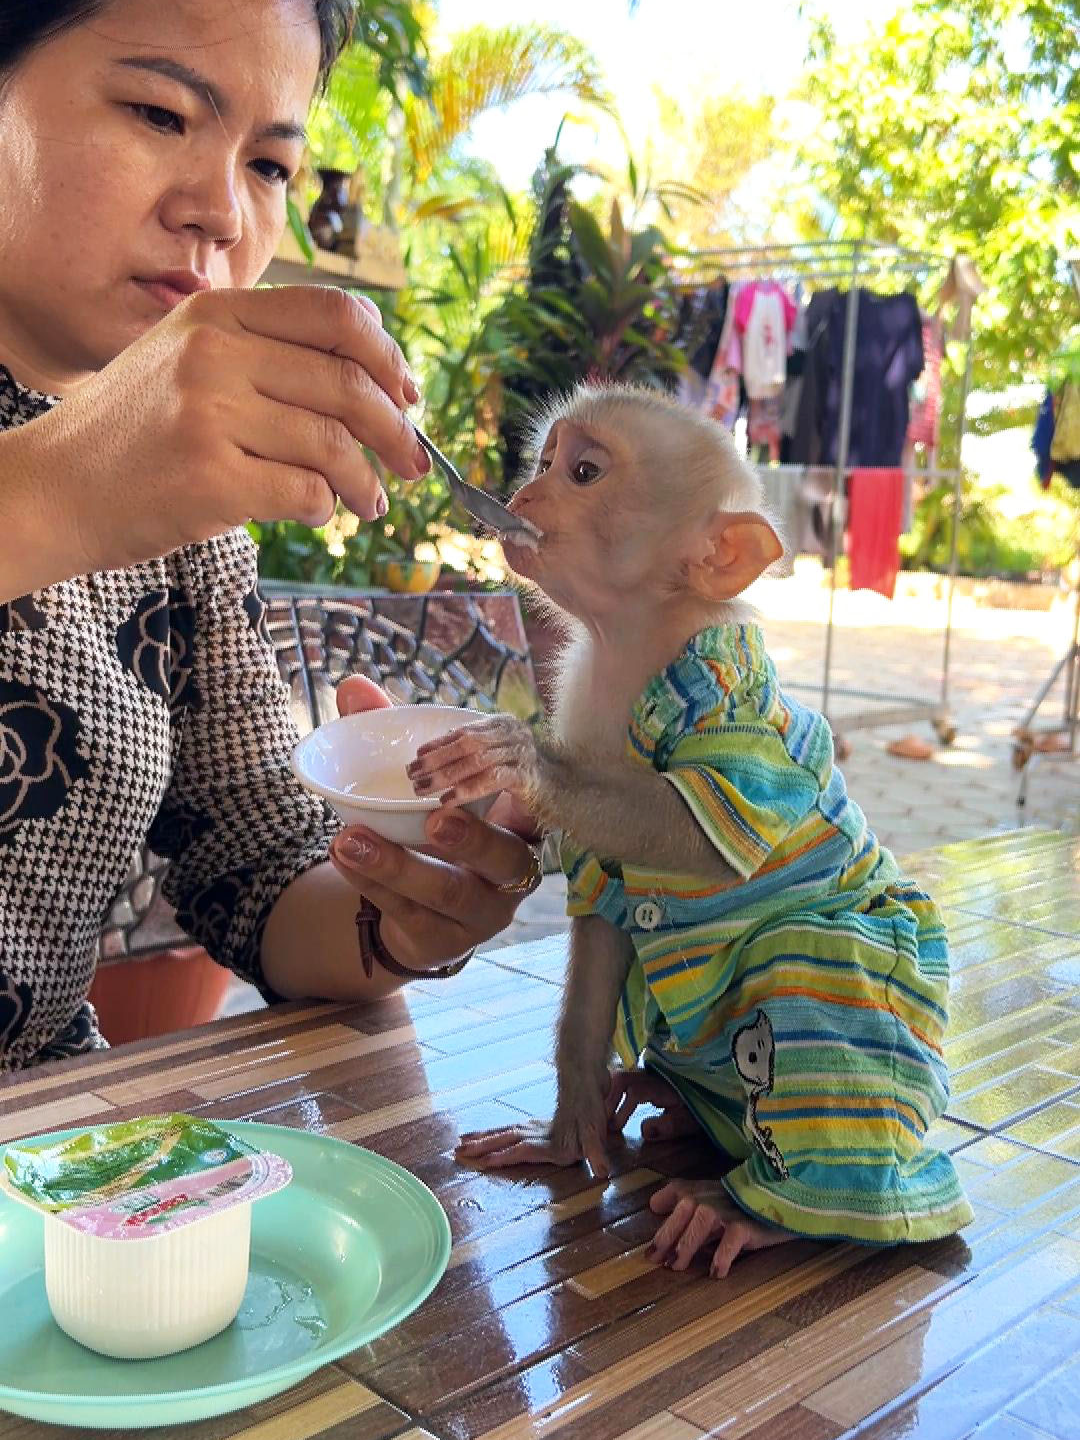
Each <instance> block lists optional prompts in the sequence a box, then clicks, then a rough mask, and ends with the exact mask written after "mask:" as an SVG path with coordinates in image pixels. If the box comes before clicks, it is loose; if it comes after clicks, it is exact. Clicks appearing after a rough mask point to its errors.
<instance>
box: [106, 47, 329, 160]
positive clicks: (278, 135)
mask: <svg viewBox="0 0 1080 1440" xmlns="http://www.w3.org/2000/svg"><path fill="white" fill-rule="evenodd" d="M113 63H114V64H116V65H123V66H124V67H125V68H126V69H128V70H149V71H151V72H152V73H153V74H155V75H164V76H165V78H166V79H167V80H175V81H176V83H177V84H178V85H183V87H184V88H185V90H190V91H191V93H192V94H193V95H194V96H195V97H196V99H198V100H201V101H202V103H203V104H204V105H205V106H207V108H208V109H210V110H212V111H213V112H214V114H215V115H216V116H217V117H218V119H219V120H223V119H224V118H225V116H226V115H228V113H229V108H230V107H229V101H228V99H227V98H226V96H225V94H224V92H223V91H222V90H221V89H220V88H219V86H217V85H215V84H214V82H213V81H212V80H208V79H207V78H206V76H205V75H200V74H199V72H198V71H197V70H192V69H191V67H190V66H188V65H182V64H181V63H180V61H179V60H169V59H168V58H166V57H165V56H153V55H129V56H125V57H124V58H123V59H121V60H116V61H114V62H113ZM256 138H257V139H259V140H300V141H301V142H303V143H304V144H305V145H306V144H307V138H308V136H307V131H306V130H305V129H304V127H303V125H302V124H300V122H299V121H296V120H275V121H274V122H273V123H272V124H270V125H266V126H264V127H263V129H262V130H260V131H259V134H258V136H257V137H256Z"/></svg>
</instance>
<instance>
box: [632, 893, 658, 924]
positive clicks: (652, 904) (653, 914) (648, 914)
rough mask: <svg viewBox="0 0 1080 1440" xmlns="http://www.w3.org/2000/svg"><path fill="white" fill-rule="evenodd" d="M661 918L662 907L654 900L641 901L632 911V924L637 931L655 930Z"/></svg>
mask: <svg viewBox="0 0 1080 1440" xmlns="http://www.w3.org/2000/svg"><path fill="white" fill-rule="evenodd" d="M663 918H664V911H663V907H662V906H660V905H657V903H656V901H655V900H642V902H641V904H640V905H638V906H636V907H635V909H634V924H635V925H636V926H637V927H638V929H639V930H655V929H656V927H657V926H658V925H659V924H660V921H661V920H662V919H663Z"/></svg>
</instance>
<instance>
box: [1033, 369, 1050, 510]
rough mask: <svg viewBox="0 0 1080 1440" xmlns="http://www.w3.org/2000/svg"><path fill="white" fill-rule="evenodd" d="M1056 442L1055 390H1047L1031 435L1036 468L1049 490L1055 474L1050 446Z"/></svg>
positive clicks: (1044, 486)
mask: <svg viewBox="0 0 1080 1440" xmlns="http://www.w3.org/2000/svg"><path fill="white" fill-rule="evenodd" d="M1053 442H1054V392H1053V391H1052V390H1047V392H1046V394H1045V395H1044V396H1043V398H1042V404H1041V405H1040V406H1039V413H1038V415H1036V417H1035V429H1034V431H1033V433H1032V436H1031V448H1032V450H1034V452H1035V470H1036V473H1037V475H1038V477H1039V484H1040V485H1041V486H1042V488H1043V489H1044V490H1049V488H1050V481H1051V480H1052V479H1053V476H1054V462H1053V460H1052V459H1051V458H1050V447H1051V446H1052V444H1053Z"/></svg>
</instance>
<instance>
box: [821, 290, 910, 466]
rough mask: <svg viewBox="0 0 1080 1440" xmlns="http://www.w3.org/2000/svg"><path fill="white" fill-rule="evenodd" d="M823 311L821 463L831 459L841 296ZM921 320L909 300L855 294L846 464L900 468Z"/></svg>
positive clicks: (839, 381) (839, 380)
mask: <svg viewBox="0 0 1080 1440" xmlns="http://www.w3.org/2000/svg"><path fill="white" fill-rule="evenodd" d="M842 298H843V303H842V304H836V305H834V306H833V307H832V309H831V311H830V312H829V319H828V336H829V338H828V359H829V378H828V383H827V387H826V393H825V405H824V428H823V437H822V438H823V443H822V450H823V455H822V458H823V460H824V461H825V463H826V464H832V463H834V462H835V460H836V455H837V448H838V444H839V429H840V405H841V399H842V389H843V364H844V334H845V330H846V321H847V296H846V295H845V296H843V297H842ZM923 363H924V357H923V346H922V318H921V316H920V314H919V307H918V305H917V304H916V301H915V297H914V295H909V294H907V293H904V294H899V295H874V294H872V293H871V292H870V291H868V290H859V292H858V315H857V321H856V332H855V370H854V375H853V378H852V393H851V431H850V435H849V438H848V455H847V460H848V464H849V465H852V466H860V467H865V466H885V467H892V466H895V465H899V464H900V460H901V455H902V453H903V449H904V437H905V436H906V434H907V429H908V418H909V408H908V389H909V386H910V385H911V382H912V381H913V380H914V379H915V378H916V377H917V376H918V375H920V374H921V373H922V368H923Z"/></svg>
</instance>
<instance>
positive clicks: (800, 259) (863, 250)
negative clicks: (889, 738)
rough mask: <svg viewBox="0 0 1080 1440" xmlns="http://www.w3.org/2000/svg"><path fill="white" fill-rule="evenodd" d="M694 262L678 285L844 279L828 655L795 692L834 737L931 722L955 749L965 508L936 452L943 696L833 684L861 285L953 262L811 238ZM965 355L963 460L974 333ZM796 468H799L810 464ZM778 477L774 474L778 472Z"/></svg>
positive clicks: (929, 475) (725, 251)
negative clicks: (945, 501)
mask: <svg viewBox="0 0 1080 1440" xmlns="http://www.w3.org/2000/svg"><path fill="white" fill-rule="evenodd" d="M692 260H693V265H694V271H693V275H692V276H689V275H686V274H683V273H680V276H679V280H680V283H696V284H707V283H708V282H709V280H710V279H717V278H719V277H720V276H724V277H726V278H729V279H731V280H754V279H779V280H792V281H802V282H803V283H804V284H806V285H811V286H813V285H822V284H834V283H836V282H843V281H846V282H847V286H848V291H847V300H846V302H845V303H846V313H845V316H844V346H843V354H842V361H841V389H840V416H839V426H838V431H837V445H836V463H835V465H830V466H828V467H826V468H828V469H829V470H831V471H832V472H833V481H832V495H831V502H830V505H829V511H830V518H831V522H832V523H831V524H830V526H829V529H830V532H831V540H830V555H829V618H828V622H827V625H826V629H825V656H824V662H823V670H822V677H821V681H820V684H816V685H811V684H810V683H808V682H799V683H795V684H791V686H790V688H791V689H793V690H797V689H814V690H818V691H819V692H820V696H821V700H820V709H821V711H822V713H823V714H824V715H825V716H826V717H827V718H828V720H829V722H830V724H831V725H832V726H833V729H834V730H835V731H837V733H840V734H842V733H844V732H846V731H849V730H865V729H870V728H873V727H875V726H879V725H901V724H906V723H908V722H909V721H918V720H929V721H930V723H931V724H932V725H933V727H934V729H935V730H936V731H937V734H938V737H939V738H940V740H941V741H942V743H943V744H945V745H951V744H952V742H953V740H954V739H955V737H956V728H955V725H954V724H953V720H952V717H951V714H950V711H949V662H950V657H951V649H952V619H953V598H954V594H955V590H956V567H957V537H958V533H959V522H960V516H961V509H962V505H963V470H962V469H961V468H960V467H959V466H957V467H955V468H952V469H942V468H940V467H939V466H938V465H937V464H936V454H931V456H930V465H929V466H928V467H927V468H926V469H918V470H916V471H915V472H914V473H915V474H917V475H918V476H919V478H920V479H932V480H951V481H952V485H953V505H952V524H951V534H950V541H949V569H948V578H947V585H946V600H945V623H944V632H943V636H942V640H943V649H942V660H941V685H940V693H939V694H938V696H937V697H936V698H934V699H919V698H915V699H912V698H911V697H910V696H905V695H897V694H894V693H888V692H881V691H876V690H865V689H852V688H850V687H844V686H837V685H834V684H833V675H832V671H833V648H834V638H833V637H834V629H835V605H836V586H837V561H838V559H839V553H840V552H839V545H840V537H841V536H842V535H843V533H844V520H845V517H846V495H845V491H846V485H845V481H846V479H847V477H848V476H849V475H850V474H851V473H852V469H853V468H855V467H851V466H849V465H848V452H849V447H850V441H851V412H852V399H853V394H854V388H855V361H856V353H855V352H856V337H857V333H858V329H857V327H858V319H859V286H860V285H863V286H865V287H867V288H869V287H868V282H870V281H875V280H876V281H879V282H882V283H884V282H887V281H889V280H893V281H895V279H896V278H897V277H899V276H904V277H908V278H909V279H911V280H913V281H915V282H917V283H925V282H926V281H927V280H928V279H929V278H930V277H931V276H932V275H934V274H935V272H940V273H941V277H942V279H944V278H945V275H946V273H947V272H948V270H949V267H950V266H951V264H952V257H950V256H946V255H941V254H938V253H935V252H933V251H927V250H913V249H910V248H908V247H906V246H902V245H892V244H889V243H887V242H883V241H874V240H806V241H798V242H796V243H794V244H786V245H782V244H764V245H750V246H733V247H727V248H721V249H715V250H713V249H710V250H701V251H697V252H695V254H694V255H693V257H692ZM965 350H966V353H965V358H964V369H963V376H962V380H961V388H960V404H959V412H958V418H957V455H958V456H959V453H960V443H961V442H962V440H963V435H964V428H965V423H966V412H967V400H968V393H969V391H970V388H971V369H972V358H973V354H974V343H973V339H972V334H971V331H970V329H969V331H968V335H967V339H966V347H965ZM798 468H799V469H800V470H802V469H805V468H806V467H805V466H800V467H798ZM863 468H865V467H863ZM773 473H775V468H774V472H773ZM838 698H843V699H847V700H855V701H857V702H859V703H860V704H861V705H864V706H872V707H873V708H861V709H856V710H855V711H853V712H850V713H845V714H843V715H842V716H838V717H834V716H833V714H832V713H831V707H832V704H833V702H834V700H836V699H838Z"/></svg>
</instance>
